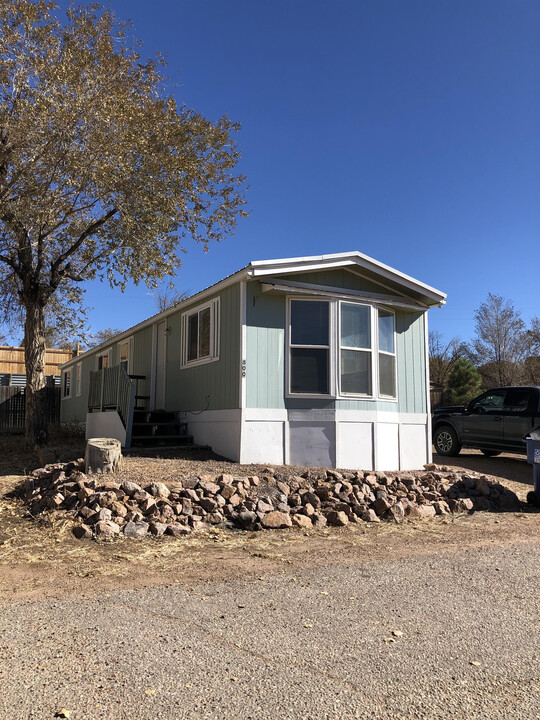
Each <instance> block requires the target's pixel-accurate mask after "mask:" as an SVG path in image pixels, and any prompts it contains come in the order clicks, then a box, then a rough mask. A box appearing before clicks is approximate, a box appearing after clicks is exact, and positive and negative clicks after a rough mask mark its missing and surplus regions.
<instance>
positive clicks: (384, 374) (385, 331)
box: [378, 308, 396, 398]
mask: <svg viewBox="0 0 540 720" xmlns="http://www.w3.org/2000/svg"><path fill="white" fill-rule="evenodd" d="M378 316H379V395H382V396H384V397H392V398H394V397H396V343H395V318H394V313H393V312H390V311H389V310H382V309H381V308H379V310H378Z"/></svg>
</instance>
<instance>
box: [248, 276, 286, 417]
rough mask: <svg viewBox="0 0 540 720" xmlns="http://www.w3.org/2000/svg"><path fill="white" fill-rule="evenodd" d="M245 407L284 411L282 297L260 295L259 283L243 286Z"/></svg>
mask: <svg viewBox="0 0 540 720" xmlns="http://www.w3.org/2000/svg"><path fill="white" fill-rule="evenodd" d="M246 299H247V308H246V325H247V327H246V384H247V390H246V405H247V407H253V408H284V407H285V321H286V304H285V298H284V297H283V296H282V295H263V294H262V292H261V286H260V283H259V282H257V281H255V282H248V283H247V293H246Z"/></svg>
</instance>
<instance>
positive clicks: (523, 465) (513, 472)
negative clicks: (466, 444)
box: [433, 450, 533, 489]
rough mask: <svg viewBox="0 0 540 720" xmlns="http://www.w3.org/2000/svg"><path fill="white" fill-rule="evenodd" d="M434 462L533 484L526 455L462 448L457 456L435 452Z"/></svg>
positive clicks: (529, 484)
mask: <svg viewBox="0 0 540 720" xmlns="http://www.w3.org/2000/svg"><path fill="white" fill-rule="evenodd" d="M433 462H434V463H436V464H437V465H446V466H447V467H453V468H458V469H464V470H471V471H472V472H477V473H482V474H484V475H494V476H495V477H498V478H502V479H504V480H509V481H511V482H515V483H520V484H521V485H523V486H530V487H532V485H533V471H532V466H531V465H529V463H528V462H527V458H526V457H525V455H514V454H511V453H504V454H502V455H498V456H497V457H486V456H485V455H483V454H482V453H481V452H480V451H479V450H462V451H461V452H460V454H459V455H458V456H457V457H444V456H443V455H438V454H437V453H435V452H434V453H433ZM524 489H526V488H525V487H524Z"/></svg>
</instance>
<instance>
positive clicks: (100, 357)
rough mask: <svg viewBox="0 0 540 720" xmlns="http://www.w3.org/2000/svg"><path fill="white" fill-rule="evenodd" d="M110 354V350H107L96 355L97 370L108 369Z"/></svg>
mask: <svg viewBox="0 0 540 720" xmlns="http://www.w3.org/2000/svg"><path fill="white" fill-rule="evenodd" d="M110 353H111V349H110V348H108V349H107V350H103V351H102V352H100V353H98V354H97V359H96V363H97V369H98V370H103V369H104V368H108V367H109V365H110V364H111V356H110Z"/></svg>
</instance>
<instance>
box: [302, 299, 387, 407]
mask: <svg viewBox="0 0 540 720" xmlns="http://www.w3.org/2000/svg"><path fill="white" fill-rule="evenodd" d="M288 352H289V356H288V362H289V370H288V387H289V394H290V395H304V396H312V395H326V396H330V397H350V396H353V397H366V398H376V397H381V398H392V399H393V398H395V397H396V352H395V318H394V313H393V312H392V311H390V310H386V309H384V308H377V307H375V306H373V305H368V304H366V303H360V302H354V301H340V300H337V299H328V300H326V299H325V300H320V299H317V300H311V299H305V300H304V299H291V300H290V301H289V348H288Z"/></svg>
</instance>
